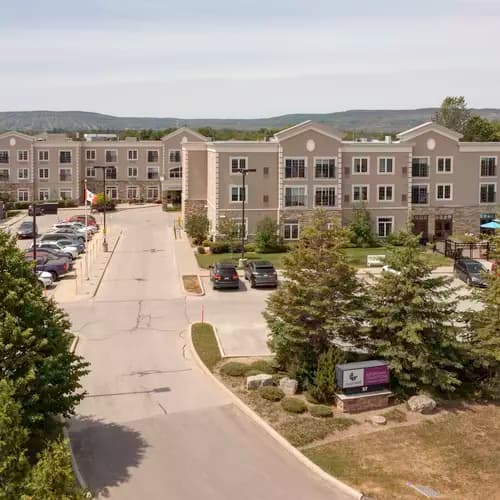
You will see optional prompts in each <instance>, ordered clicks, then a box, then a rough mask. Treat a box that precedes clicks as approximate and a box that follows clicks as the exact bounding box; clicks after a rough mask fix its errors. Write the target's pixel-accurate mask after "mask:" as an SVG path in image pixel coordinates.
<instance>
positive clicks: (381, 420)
mask: <svg viewBox="0 0 500 500" xmlns="http://www.w3.org/2000/svg"><path fill="white" fill-rule="evenodd" d="M370 422H371V423H372V424H376V425H385V424H386V423H387V420H386V418H385V417H383V416H382V415H373V417H371V418H370Z"/></svg>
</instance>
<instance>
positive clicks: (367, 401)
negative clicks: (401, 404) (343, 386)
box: [335, 391, 392, 413]
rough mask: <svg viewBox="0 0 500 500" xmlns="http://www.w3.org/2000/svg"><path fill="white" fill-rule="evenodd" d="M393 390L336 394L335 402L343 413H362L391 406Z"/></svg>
mask: <svg viewBox="0 0 500 500" xmlns="http://www.w3.org/2000/svg"><path fill="white" fill-rule="evenodd" d="M391 397H392V392H391V391H374V392H363V393H361V394H340V393H339V394H335V403H336V405H337V408H339V410H340V411H341V412H342V413H360V412H362V411H370V410H378V409H380V408H386V407H387V406H389V399H390V398H391Z"/></svg>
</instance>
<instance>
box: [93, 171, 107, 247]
mask: <svg viewBox="0 0 500 500" xmlns="http://www.w3.org/2000/svg"><path fill="white" fill-rule="evenodd" d="M94 168H95V169H99V170H102V184H103V187H102V189H103V193H104V208H103V212H102V214H103V227H102V234H103V240H102V249H103V251H104V252H107V251H108V241H107V240H106V233H107V230H106V169H107V168H108V167H102V166H96V167H94Z"/></svg>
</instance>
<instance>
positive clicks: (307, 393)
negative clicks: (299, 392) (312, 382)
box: [303, 391, 319, 404]
mask: <svg viewBox="0 0 500 500" xmlns="http://www.w3.org/2000/svg"><path fill="white" fill-rule="evenodd" d="M303 394H304V396H305V398H306V401H307V402H308V403H312V404H318V403H319V401H318V400H317V399H316V398H315V397H314V395H313V394H311V391H304V392H303Z"/></svg>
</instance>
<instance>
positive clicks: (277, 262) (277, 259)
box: [196, 252, 286, 269]
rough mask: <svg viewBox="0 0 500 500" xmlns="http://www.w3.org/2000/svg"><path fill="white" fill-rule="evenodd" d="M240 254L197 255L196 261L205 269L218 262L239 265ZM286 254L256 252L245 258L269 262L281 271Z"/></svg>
mask: <svg viewBox="0 0 500 500" xmlns="http://www.w3.org/2000/svg"><path fill="white" fill-rule="evenodd" d="M240 255H241V254H239V253H217V254H198V253H197V254H196V259H197V260H198V265H199V266H200V267H202V268H204V269H207V268H208V266H210V265H212V264H215V263H216V262H232V263H233V264H235V265H238V259H239V258H240ZM285 255H286V253H256V252H245V258H246V259H251V260H268V261H269V262H272V263H273V264H274V267H276V268H277V269H279V268H280V267H282V264H281V263H282V260H283V256H285Z"/></svg>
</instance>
